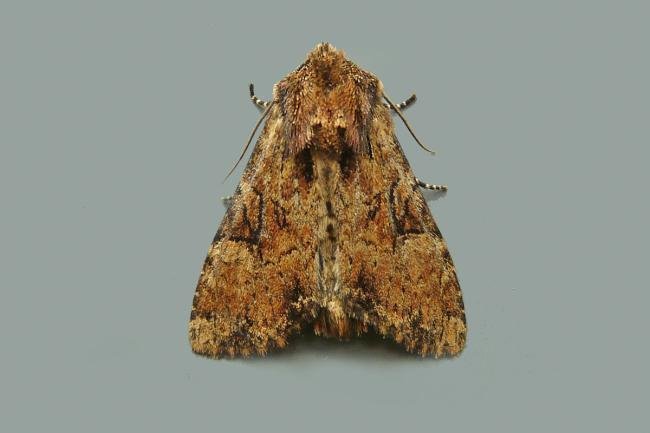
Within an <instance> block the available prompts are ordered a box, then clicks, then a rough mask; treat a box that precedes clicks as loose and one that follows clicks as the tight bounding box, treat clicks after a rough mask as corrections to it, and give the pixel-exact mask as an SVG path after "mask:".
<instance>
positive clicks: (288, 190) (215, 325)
mask: <svg viewBox="0 0 650 433" xmlns="http://www.w3.org/2000/svg"><path fill="white" fill-rule="evenodd" d="M281 127H282V122H281V120H280V119H279V113H278V110H277V109H274V110H273V111H272V112H271V113H270V118H269V120H268V122H267V124H266V126H265V130H264V131H263V133H262V134H261V136H260V137H261V138H260V139H259V140H258V142H257V144H256V146H255V149H254V151H253V155H252V156H251V159H250V161H249V163H248V165H247V167H246V169H245V171H244V174H243V176H242V180H241V182H240V184H239V186H238V188H237V191H236V193H235V196H234V197H233V200H232V202H231V205H230V207H229V209H228V211H227V213H226V216H225V218H224V220H223V222H222V223H221V226H220V228H219V230H218V232H217V234H216V236H215V238H214V241H213V243H212V245H211V247H210V249H209V251H208V254H207V257H206V259H205V262H204V265H203V270H202V272H201V276H200V277H199V282H198V285H197V288H196V293H195V296H194V302H193V306H192V313H191V317H190V326H189V328H190V329H189V336H190V343H191V346H192V349H193V350H194V351H195V352H196V353H199V354H202V355H207V356H211V357H219V356H221V355H229V356H248V355H251V354H265V353H267V351H269V350H270V349H272V348H274V347H279V348H281V347H284V346H285V345H286V342H287V338H288V337H289V336H290V335H291V334H292V333H293V332H296V331H299V330H300V328H301V326H302V324H303V323H304V322H305V321H306V320H308V318H310V317H313V315H314V314H315V313H314V312H313V311H312V310H313V309H314V307H313V306H312V305H310V303H309V301H307V298H306V297H305V294H306V295H308V294H309V293H310V290H311V288H313V287H316V279H315V278H316V277H315V274H314V272H305V269H310V268H313V257H314V255H315V253H314V252H313V251H314V249H315V238H314V229H313V221H314V220H315V219H316V217H315V216H314V212H315V211H314V210H313V209H311V208H310V204H314V203H315V200H314V199H313V198H312V197H311V194H313V191H312V187H311V182H310V179H309V178H308V177H309V172H308V170H305V168H304V167H302V166H301V159H300V158H299V157H298V158H283V156H282V151H281V150H280V151H279V150H278V149H279V146H282V145H283V142H282V140H283V138H282V134H281V133H280V131H279V128H281ZM309 251H312V252H311V253H308V254H306V253H305V252H309ZM310 259H311V260H310Z"/></svg>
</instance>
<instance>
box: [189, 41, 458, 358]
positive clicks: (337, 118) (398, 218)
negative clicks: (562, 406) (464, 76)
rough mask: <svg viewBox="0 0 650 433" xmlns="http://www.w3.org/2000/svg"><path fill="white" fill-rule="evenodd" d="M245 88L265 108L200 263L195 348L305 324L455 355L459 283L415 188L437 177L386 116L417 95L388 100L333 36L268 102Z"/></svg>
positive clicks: (192, 329)
mask: <svg viewBox="0 0 650 433" xmlns="http://www.w3.org/2000/svg"><path fill="white" fill-rule="evenodd" d="M251 97H252V98H253V101H254V102H255V103H256V104H258V105H260V106H262V107H265V108H266V110H265V113H264V115H263V116H262V119H263V118H264V117H268V119H267V120H266V123H265V125H264V129H263V132H262V133H261V135H260V137H259V139H258V140H257V143H256V145H255V148H254V150H253V153H252V156H251V158H250V160H249V162H248V165H247V166H246V169H245V171H244V174H243V176H242V179H241V181H240V183H239V186H238V187H237V190H236V192H235V194H234V196H233V198H232V201H231V203H230V205H229V208H228V211H227V213H226V216H225V217H224V219H223V221H222V223H221V226H220V227H219V230H218V231H217V234H216V236H215V237H214V241H213V243H212V246H211V247H210V250H209V252H208V255H207V258H206V260H205V263H204V265H203V270H202V272H201V276H200V278H199V282H198V286H197V288H196V294H195V296H194V303H193V306H192V313H191V317H190V324H189V337H190V343H191V346H192V350H193V351H194V352H196V353H198V354H201V355H206V356H210V357H220V356H223V355H227V356H230V357H234V356H250V355H253V354H257V355H265V354H266V353H267V352H269V351H270V350H272V349H275V348H283V347H285V346H286V345H287V343H288V341H289V339H290V337H291V336H293V335H296V334H300V333H301V332H305V331H310V330H313V331H314V332H315V333H316V334H318V335H322V336H327V337H336V338H339V339H347V338H349V337H352V336H356V335H361V334H364V333H366V332H368V331H372V332H375V333H377V334H379V335H381V336H383V337H385V338H390V339H392V340H394V341H396V342H397V343H400V344H401V345H403V346H404V347H405V348H406V350H408V351H410V352H416V353H418V354H420V355H422V356H426V355H433V356H435V357H440V356H445V355H456V354H458V353H459V352H460V351H461V350H462V349H463V347H464V345H465V337H466V324H465V313H464V307H463V300H462V295H461V291H460V286H459V284H458V279H457V277H456V272H455V269H454V264H453V262H452V259H451V256H450V255H449V251H448V250H447V245H446V244H445V241H444V239H443V238H442V235H441V234H440V231H439V230H438V227H437V226H436V223H435V221H434V220H433V217H432V216H431V212H430V211H429V208H428V206H427V204H426V202H425V200H424V198H423V195H422V193H421V191H420V189H419V187H420V186H422V187H429V188H432V189H445V187H438V186H432V185H426V184H423V183H422V182H420V181H419V180H417V178H416V177H415V176H414V174H413V172H412V171H411V168H410V166H409V164H408V162H407V161H406V158H405V156H404V153H403V152H402V149H401V147H400V145H399V143H398V141H397V138H396V136H395V130H394V127H393V121H392V119H391V112H392V111H394V112H396V113H397V114H398V115H399V116H400V117H402V115H401V113H400V109H399V107H402V108H405V107H406V106H407V105H408V104H409V101H410V102H412V100H414V97H412V98H411V99H410V100H409V101H407V102H405V103H403V104H400V105H398V106H396V105H395V104H393V103H392V102H390V100H389V99H388V98H387V97H386V96H385V94H384V90H383V85H382V83H381V81H379V79H377V77H375V76H374V75H373V74H371V73H369V72H366V71H364V70H363V69H361V68H359V67H358V66H357V65H355V64H354V63H352V62H351V61H350V60H348V59H346V57H345V56H344V54H343V52H342V51H340V50H337V49H335V48H334V47H333V46H331V45H329V44H327V43H323V44H319V45H317V46H316V48H315V49H314V50H313V51H312V52H311V53H309V55H308V57H307V60H306V61H305V62H304V63H303V64H302V65H300V66H299V67H298V68H297V69H296V70H294V71H293V72H291V73H290V74H289V75H288V76H287V77H285V78H284V79H283V80H281V81H280V82H279V83H277V84H276V85H275V87H274V89H273V100H272V101H271V102H263V101H261V100H259V99H257V97H255V96H254V95H253V91H252V86H251ZM384 100H385V101H386V102H387V103H386V102H384ZM262 119H260V122H261V121H262ZM258 125H259V123H258ZM407 127H408V124H407ZM409 130H410V128H409ZM251 137H252V136H251ZM418 143H419V142H418ZM244 150H245V149H244ZM242 155H243V154H242ZM240 159H241V158H240Z"/></svg>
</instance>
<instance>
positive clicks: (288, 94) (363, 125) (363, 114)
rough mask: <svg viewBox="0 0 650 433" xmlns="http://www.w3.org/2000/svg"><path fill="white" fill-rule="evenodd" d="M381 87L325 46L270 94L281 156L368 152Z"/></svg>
mask: <svg viewBox="0 0 650 433" xmlns="http://www.w3.org/2000/svg"><path fill="white" fill-rule="evenodd" d="M382 92H383V91H382V85H381V82H380V81H379V80H378V79H377V77H375V76H374V75H373V74H371V73H369V72H366V71H364V70H363V69H361V68H359V67H358V66H357V65H355V64H354V63H352V62H351V61H350V60H348V59H347V58H346V57H345V54H344V53H343V51H341V50H337V49H336V48H334V47H333V46H332V45H330V44H328V43H322V44H318V45H317V46H316V47H315V48H314V49H313V50H312V51H311V52H310V53H309V54H308V55H307V59H306V60H305V62H304V63H303V64H302V65H300V66H299V67H298V68H297V69H296V70H294V71H293V72H291V73H290V74H289V75H287V76H286V77H285V78H284V79H282V80H281V81H280V82H279V83H277V84H276V85H275V88H274V101H275V102H276V103H277V104H278V106H279V110H280V113H281V115H282V116H283V117H284V125H285V129H284V135H285V137H284V138H285V143H286V153H288V154H296V153H298V152H300V151H301V150H303V149H305V148H317V149H322V150H329V151H334V152H343V151H349V150H350V149H351V150H352V151H354V152H367V150H368V146H369V143H368V133H369V129H370V125H371V122H372V117H373V112H374V110H375V108H376V107H377V106H381V100H380V98H381V96H382Z"/></svg>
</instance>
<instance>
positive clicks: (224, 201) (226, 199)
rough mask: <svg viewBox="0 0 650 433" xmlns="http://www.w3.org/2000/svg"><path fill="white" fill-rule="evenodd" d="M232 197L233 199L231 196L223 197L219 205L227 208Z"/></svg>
mask: <svg viewBox="0 0 650 433" xmlns="http://www.w3.org/2000/svg"><path fill="white" fill-rule="evenodd" d="M232 197H233V196H231V195H227V196H225V197H221V203H223V205H224V206H225V207H229V206H230V204H231V203H232Z"/></svg>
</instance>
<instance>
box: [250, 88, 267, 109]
mask: <svg viewBox="0 0 650 433" xmlns="http://www.w3.org/2000/svg"><path fill="white" fill-rule="evenodd" d="M248 90H249V91H250V95H251V101H253V104H255V106H256V107H258V108H266V107H268V106H269V102H268V101H264V100H262V99H260V98H258V97H257V96H256V95H255V87H254V86H253V83H250V84H249V85H248Z"/></svg>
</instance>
